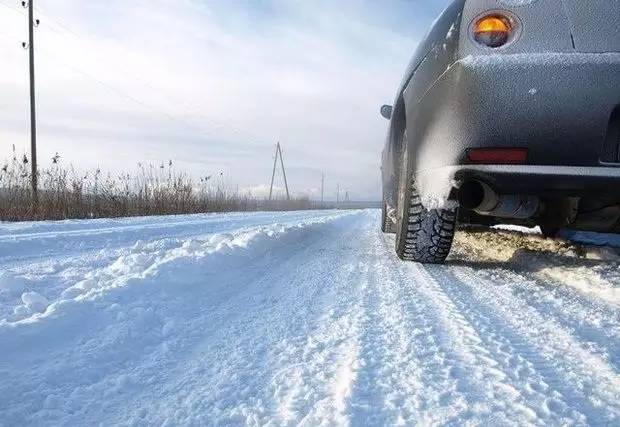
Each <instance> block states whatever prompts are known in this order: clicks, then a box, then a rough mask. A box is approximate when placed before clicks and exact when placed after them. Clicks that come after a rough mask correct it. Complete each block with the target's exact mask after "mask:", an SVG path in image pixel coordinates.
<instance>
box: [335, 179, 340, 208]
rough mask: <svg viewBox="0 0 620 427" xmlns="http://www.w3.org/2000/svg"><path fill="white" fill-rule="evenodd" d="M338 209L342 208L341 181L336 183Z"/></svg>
mask: <svg viewBox="0 0 620 427" xmlns="http://www.w3.org/2000/svg"><path fill="white" fill-rule="evenodd" d="M336 209H340V183H338V184H336Z"/></svg>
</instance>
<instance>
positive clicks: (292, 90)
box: [0, 0, 447, 200]
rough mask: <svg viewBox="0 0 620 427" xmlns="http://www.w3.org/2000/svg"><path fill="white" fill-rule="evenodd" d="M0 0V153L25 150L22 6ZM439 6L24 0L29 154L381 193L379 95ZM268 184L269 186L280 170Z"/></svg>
mask: <svg viewBox="0 0 620 427" xmlns="http://www.w3.org/2000/svg"><path fill="white" fill-rule="evenodd" d="M20 3H21V1H17V0H0V94H2V95H1V96H0V162H3V161H4V160H5V159H9V158H10V156H11V155H12V154H11V153H12V147H13V145H15V147H16V150H17V151H18V154H21V153H26V154H28V153H29V148H28V147H29V115H28V114H29V113H28V111H29V110H28V108H29V104H28V74H27V70H28V56H27V51H26V50H24V49H23V48H22V47H21V42H22V41H25V40H26V39H27V25H26V13H25V10H24V9H23V8H22V7H21V5H20ZM446 4H447V0H381V1H376V0H374V1H373V0H367V1H366V0H339V1H328V0H316V1H315V0H299V1H295V0H245V1H241V0H217V1H215V0H209V1H207V0H174V1H173V0H149V1H145V0H132V1H126V0H124V1H121V0H106V1H103V0H92V1H79V0H36V3H35V7H36V9H35V10H36V14H35V15H36V16H35V17H36V18H39V19H40V21H41V23H40V25H39V27H38V28H37V29H36V30H35V46H36V67H37V68H36V78H37V110H38V153H39V155H38V157H39V159H40V162H41V166H42V167H45V166H46V165H48V164H49V163H50V162H51V158H52V157H53V156H54V155H55V153H58V154H59V155H60V156H61V162H63V164H65V165H72V166H73V167H75V168H76V169H78V170H94V169H96V168H101V169H102V170H103V171H109V172H112V173H119V172H123V171H132V170H135V169H136V167H137V164H138V163H139V162H141V163H153V164H160V163H161V162H167V161H169V160H172V161H173V164H174V168H175V169H176V170H179V171H187V172H188V173H191V174H192V175H193V176H194V177H197V178H198V177H201V176H218V175H220V174H222V176H223V177H224V180H225V182H226V183H227V185H229V186H231V187H234V188H239V189H241V190H244V191H252V192H253V194H256V195H262V194H264V192H265V191H267V190H268V186H269V181H270V178H271V168H272V165H273V156H274V151H275V144H276V142H278V141H279V142H280V143H281V144H282V150H283V154H284V161H285V166H286V169H287V170H286V172H287V178H288V181H289V186H290V188H291V191H292V192H293V193H294V194H296V195H306V196H309V197H311V198H315V199H316V198H318V197H320V195H319V194H320V185H321V175H322V174H323V173H324V174H325V192H326V198H328V199H329V198H333V197H335V193H336V187H337V185H338V184H339V185H340V188H341V189H342V191H343V192H345V191H346V192H348V193H349V197H350V198H351V199H352V200H378V199H379V198H380V172H379V167H380V155H381V150H382V147H383V143H384V139H385V132H386V128H387V121H385V120H384V119H382V118H381V116H380V115H379V107H380V106H381V105H382V104H386V103H388V104H389V103H391V102H392V100H393V98H394V95H395V90H396V89H397V86H398V84H399V82H400V80H401V78H402V74H403V72H404V70H405V67H406V65H407V63H408V61H409V59H410V57H411V55H412V54H413V52H414V50H415V47H416V46H417V44H418V43H419V42H420V40H421V38H422V37H423V36H424V34H425V33H426V31H427V30H428V27H429V26H430V24H431V23H432V21H433V20H434V19H435V18H436V16H437V15H438V14H439V13H440V12H441V10H442V9H443V8H444V7H445V6H446ZM276 185H277V186H278V187H282V185H283V182H282V177H281V175H280V173H279V174H278V177H277V181H276Z"/></svg>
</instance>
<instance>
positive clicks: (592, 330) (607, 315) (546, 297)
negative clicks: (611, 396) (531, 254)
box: [472, 268, 620, 370]
mask: <svg viewBox="0 0 620 427" xmlns="http://www.w3.org/2000/svg"><path fill="white" fill-rule="evenodd" d="M473 271H474V270H472V272H473ZM475 274H476V276H478V277H481V278H483V279H485V280H487V281H489V282H491V283H494V284H495V286H500V287H506V288H508V289H509V292H510V294H511V296H512V298H515V299H517V300H518V301H519V302H520V303H522V304H526V305H528V306H529V307H531V308H532V309H533V310H535V311H536V312H537V313H538V314H539V315H540V316H541V317H542V318H544V319H545V320H551V321H559V322H560V323H561V324H562V325H563V326H564V328H565V329H566V330H567V331H569V332H570V334H571V335H573V337H574V339H575V340H577V341H580V342H582V343H584V344H586V345H587V346H588V347H590V348H591V349H592V350H593V351H595V352H596V353H597V354H598V355H599V356H600V357H602V358H603V359H605V361H607V362H608V363H610V364H611V365H612V366H613V367H614V369H616V370H620V311H619V310H614V309H613V308H612V307H610V306H608V305H607V304H597V303H595V302H593V301H591V300H589V299H584V298H583V297H581V295H578V294H576V291H566V287H564V286H562V285H561V284H559V283H558V284H549V281H546V282H544V281H543V279H542V278H541V277H539V276H538V275H531V274H530V275H527V272H522V271H521V270H508V269H506V268H497V269H494V270H492V271H486V270H484V269H475ZM507 291H508V290H507Z"/></svg>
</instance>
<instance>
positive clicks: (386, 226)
mask: <svg viewBox="0 0 620 427" xmlns="http://www.w3.org/2000/svg"><path fill="white" fill-rule="evenodd" d="M381 231H383V232H384V233H389V234H394V233H396V227H395V226H394V221H392V219H391V218H390V217H389V216H388V211H387V203H386V202H385V201H384V202H383V205H382V208H381Z"/></svg>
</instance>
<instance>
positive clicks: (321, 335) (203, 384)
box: [132, 215, 366, 425]
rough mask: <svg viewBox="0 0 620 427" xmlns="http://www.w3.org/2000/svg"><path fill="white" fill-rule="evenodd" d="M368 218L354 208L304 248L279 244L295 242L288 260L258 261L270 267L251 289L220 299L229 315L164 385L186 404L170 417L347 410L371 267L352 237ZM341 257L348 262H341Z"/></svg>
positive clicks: (315, 416)
mask: <svg viewBox="0 0 620 427" xmlns="http://www.w3.org/2000/svg"><path fill="white" fill-rule="evenodd" d="M365 222H366V221H365V220H364V218H362V217H361V215H356V216H355V217H353V218H350V219H347V220H346V221H345V222H344V223H343V224H341V225H338V226H337V227H336V226H328V227H321V228H318V229H315V230H314V231H315V233H314V234H312V235H309V236H307V239H303V240H300V241H298V242H297V245H296V247H291V246H290V245H285V246H283V247H282V248H281V249H280V251H287V253H288V250H290V249H293V248H295V250H293V251H292V252H290V256H289V257H287V258H286V260H283V258H282V256H281V254H279V253H276V254H274V255H276V256H275V257H273V258H272V257H269V258H267V259H266V264H265V265H263V266H260V267H258V266H253V267H252V269H254V268H256V269H257V270H258V271H267V274H266V275H265V276H263V277H261V278H260V279H259V281H258V282H253V281H251V282H250V283H248V284H247V287H248V288H249V289H248V293H247V295H246V296H245V297H242V296H236V297H235V298H233V299H232V300H231V301H230V303H227V304H225V306H224V307H220V309H219V311H221V312H222V313H229V314H231V315H230V316H228V317H226V318H225V321H222V322H220V325H221V326H220V328H218V330H217V331H216V333H215V335H214V336H212V337H211V338H210V339H209V340H208V342H209V344H208V345H207V346H206V347H205V346H200V345H199V346H197V347H196V348H195V349H194V350H193V351H192V353H191V354H190V355H189V356H188V357H187V361H186V362H184V363H181V364H179V366H178V367H176V368H175V369H174V372H175V374H174V375H173V378H175V379H173V380H172V381H170V382H168V383H166V384H164V386H165V388H166V389H167V390H169V394H170V396H171V397H174V400H173V401H172V402H173V403H172V404H173V405H174V402H177V403H176V406H177V407H179V408H181V409H179V410H181V411H182V414H180V415H179V416H178V417H173V418H169V420H174V421H172V423H173V424H178V423H181V424H201V420H200V418H199V417H198V418H197V416H199V414H204V413H208V414H210V415H211V420H213V422H214V423H215V424H243V425H265V424H268V423H270V422H271V423H275V424H276V425H297V424H300V423H302V422H303V420H304V419H306V423H307V424H308V425H318V423H319V421H321V420H332V421H333V420H338V419H341V417H340V415H339V414H340V413H341V411H342V403H340V404H339V403H338V402H343V401H344V400H343V399H345V398H346V394H347V384H348V383H349V381H348V380H344V381H342V380H341V378H345V379H346V378H351V377H350V376H351V375H353V373H354V362H355V348H356V346H355V336H356V333H355V325H356V320H355V313H354V312H351V309H350V307H354V304H352V300H351V299H350V295H349V292H350V291H351V289H350V287H351V285H350V283H357V280H358V278H359V277H360V274H361V275H362V276H363V275H364V274H365V273H364V271H363V270H360V269H359V268H357V265H358V263H357V258H356V256H355V254H354V253H353V251H350V250H348V249H352V248H348V246H349V242H350V241H352V239H351V237H352V235H353V234H356V233H355V231H354V230H356V229H359V227H358V225H361V226H363V225H364V224H365ZM326 242H328V244H327V245H326V244H325V243H326ZM342 247H346V248H347V250H346V252H343V250H342V249H341V248H342ZM317 253H320V254H321V256H320V257H317ZM343 254H344V255H346V258H342V255H343ZM336 260H337V261H336ZM334 261H336V262H337V263H338V264H337V265H338V266H342V265H344V266H347V265H349V266H350V268H342V269H341V270H335V269H334V268H333V267H334ZM349 261H354V263H353V262H349ZM258 283H260V284H261V285H258ZM259 289H260V295H261V297H259V298H258V301H255V303H254V304H248V303H247V302H246V301H245V300H246V298H250V299H252V298H253V297H254V298H255V297H256V296H258V295H257V294H256V293H257V292H258V291H259ZM262 295H264V297H262ZM345 295H346V296H347V298H346V299H345V298H343V296H345ZM265 300H266V301H265ZM353 301H354V300H353ZM209 317H211V316H209ZM199 320H200V319H199ZM203 321H204V320H203ZM334 324H336V325H337V326H339V328H338V329H334ZM205 365H206V366H205ZM351 381H352V378H351ZM139 402H140V404H139V405H136V406H138V407H140V406H144V404H145V402H153V403H157V397H156V396H152V397H150V398H148V399H140V400H139ZM165 412H166V411H165V409H163V408H162V410H161V411H158V413H156V414H153V415H152V416H150V417H149V422H151V423H153V422H155V423H159V422H162V417H161V414H163V413H165ZM196 414H198V415H196ZM132 418H133V419H136V418H137V415H135V414H134V415H132ZM216 420H217V421H216ZM163 421H165V419H164V420H163ZM314 421H316V423H315V422H314Z"/></svg>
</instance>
